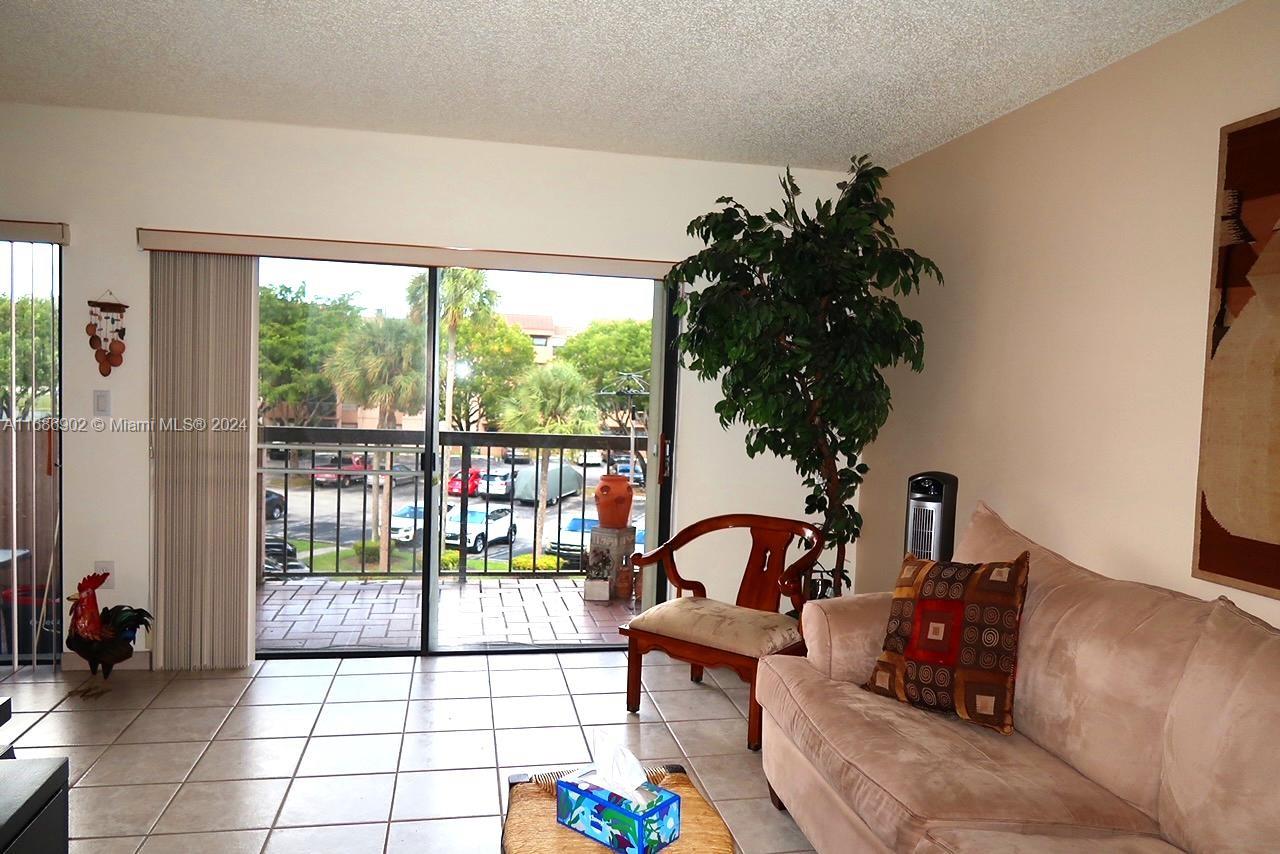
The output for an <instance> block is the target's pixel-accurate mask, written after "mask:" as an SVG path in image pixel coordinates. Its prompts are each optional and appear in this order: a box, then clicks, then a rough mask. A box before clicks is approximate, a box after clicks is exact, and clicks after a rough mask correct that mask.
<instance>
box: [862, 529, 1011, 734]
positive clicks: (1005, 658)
mask: <svg viewBox="0 0 1280 854" xmlns="http://www.w3.org/2000/svg"><path fill="white" fill-rule="evenodd" d="M1027 558H1028V555H1027V553H1026V552H1023V553H1022V554H1021V555H1019V556H1018V558H1017V560H1004V561H992V562H990V563H950V562H943V561H936V560H921V559H919V558H917V557H916V556H915V555H910V554H909V555H907V557H906V559H905V560H903V562H902V571H901V572H899V573H898V581H897V584H896V585H894V591H893V604H892V605H891V606H890V608H889V621H888V623H887V625H886V629H885V635H884V647H883V649H884V651H883V652H882V653H880V657H879V658H878V659H877V660H876V666H875V669H874V670H873V671H872V672H871V676H870V678H868V679H867V683H866V685H864V686H863V687H864V688H866V689H867V690H868V691H874V692H875V693H877V694H882V695H884V696H886V697H892V698H893V699H895V700H898V701H900V702H903V703H910V704H911V705H913V706H919V707H920V708H922V709H927V710H929V711H933V712H952V713H955V714H957V715H959V716H960V717H961V718H964V719H965V720H967V721H972V722H973V723H976V724H980V725H982V726H986V727H991V728H992V729H994V730H997V731H999V732H1002V733H1004V734H1005V735H1010V734H1011V733H1012V732H1013V684H1014V683H1013V677H1014V671H1015V668H1016V666H1017V661H1018V620H1019V618H1020V617H1021V615H1022V597H1023V596H1024V595H1025V594H1026V592H1027Z"/></svg>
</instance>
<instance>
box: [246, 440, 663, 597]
mask: <svg viewBox="0 0 1280 854" xmlns="http://www.w3.org/2000/svg"><path fill="white" fill-rule="evenodd" d="M414 438H415V434H414V433H413V432H412V431H406V430H375V429H349V428H332V427H260V428H259V444H258V476H259V485H260V495H261V497H262V525H261V526H260V527H261V530H262V533H263V537H262V572H261V577H299V576H308V575H311V576H315V575H325V576H332V575H343V576H351V577H376V576H388V575H397V576H405V575H418V574H421V573H422V572H423V569H424V567H426V566H428V565H429V563H430V561H429V558H430V555H429V554H427V553H426V552H425V551H424V549H426V548H427V547H429V546H434V548H435V551H436V555H437V559H438V561H439V564H438V565H439V572H440V574H442V575H458V576H461V577H463V578H465V577H466V576H467V575H477V574H478V575H496V574H508V575H516V576H520V575H524V576H528V575H551V574H560V575H565V574H581V573H582V571H583V555H585V554H586V552H587V545H588V543H589V541H590V530H591V527H592V526H593V520H594V519H595V512H594V507H591V506H590V504H591V498H590V493H591V491H592V490H594V487H595V483H596V481H597V480H598V478H599V475H600V474H601V473H603V472H605V471H615V470H617V471H619V472H620V473H623V474H628V475H629V476H630V477H631V478H632V480H633V482H635V484H636V501H635V504H634V505H633V513H632V516H633V519H634V520H636V521H635V524H636V525H637V528H638V531H637V538H638V540H639V542H640V543H643V537H644V534H643V529H644V522H643V518H644V481H645V471H646V468H647V467H646V466H645V460H644V449H645V446H646V439H645V437H644V436H643V435H639V436H636V437H635V438H634V447H635V455H634V456H632V453H631V448H632V443H633V439H632V437H630V436H620V435H591V436H581V435H571V436H556V435H548V434H540V433H490V432H467V431H445V432H442V433H441V434H440V444H439V445H438V446H437V447H436V448H435V449H434V450H433V452H432V453H431V454H427V453H426V451H427V449H426V447H425V446H424V445H423V444H421V443H415V442H414V441H413V440H414ZM433 486H436V488H435V489H433V488H432V487H433ZM544 502H545V505H546V506H545V510H544V511H540V509H539V508H540V506H542V505H543V503H544ZM535 550H536V551H537V552H539V553H540V554H541V555H542V557H541V558H539V559H535V558H534V557H533V554H534V552H535Z"/></svg>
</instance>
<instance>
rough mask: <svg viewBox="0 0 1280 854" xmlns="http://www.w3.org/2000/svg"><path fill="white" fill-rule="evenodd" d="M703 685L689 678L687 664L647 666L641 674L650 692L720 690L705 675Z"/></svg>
mask: <svg viewBox="0 0 1280 854" xmlns="http://www.w3.org/2000/svg"><path fill="white" fill-rule="evenodd" d="M702 678H703V681H702V682H701V683H698V682H694V681H693V680H692V679H690V678H689V665H687V664H655V665H646V666H645V667H644V669H643V670H642V671H641V673H640V681H641V683H642V684H643V685H644V687H645V688H647V689H648V690H650V691H692V690H695V689H700V690H704V691H705V690H718V689H719V686H718V685H716V684H715V683H714V682H712V681H711V680H710V679H708V678H707V677H706V675H705V674H704V675H703V677H702Z"/></svg>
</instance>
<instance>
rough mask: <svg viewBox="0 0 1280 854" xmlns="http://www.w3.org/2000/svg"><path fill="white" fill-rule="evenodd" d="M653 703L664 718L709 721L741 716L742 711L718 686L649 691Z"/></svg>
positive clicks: (669, 719) (667, 719) (668, 719)
mask: <svg viewBox="0 0 1280 854" xmlns="http://www.w3.org/2000/svg"><path fill="white" fill-rule="evenodd" d="M649 696H650V697H651V698H653V704H654V705H655V706H657V707H658V711H659V712H660V713H661V714H662V717H663V719H664V720H666V721H668V722H670V721H711V720H720V719H723V718H732V717H741V715H742V712H740V711H738V707H737V706H735V705H734V704H733V700H730V699H729V698H728V697H727V696H725V693H724V692H723V691H721V690H720V689H719V688H702V689H699V690H697V691H650V692H649Z"/></svg>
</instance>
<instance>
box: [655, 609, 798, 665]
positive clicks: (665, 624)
mask: <svg viewBox="0 0 1280 854" xmlns="http://www.w3.org/2000/svg"><path fill="white" fill-rule="evenodd" d="M630 626H631V628H633V629H640V630H641V631H645V632H652V633H653V634H655V635H664V636H666V637H669V638H675V639H676V640H683V641H690V642H692V643H698V644H702V645H703V646H709V647H713V648H715V649H723V650H727V651H729V652H736V653H738V654H739V655H747V656H751V657H752V658H759V657H761V656H764V655H769V654H770V653H774V652H778V651H780V650H783V649H786V648H787V647H789V646H791V645H792V644H795V643H799V641H800V624H799V623H798V622H797V621H795V620H793V619H792V618H791V617H788V616H787V615H786V614H770V613H768V612H766V611H757V610H755V609H754V608H740V607H738V606H737V605H730V604H728V603H727V602H717V601H716V600H715V599H707V598H705V597H702V596H682V597H680V598H679V599H671V600H669V601H666V602H663V603H662V604H660V605H654V606H653V607H652V608H650V609H649V610H647V611H645V612H644V613H643V614H640V615H639V616H636V617H633V618H632V619H631V623H630Z"/></svg>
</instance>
